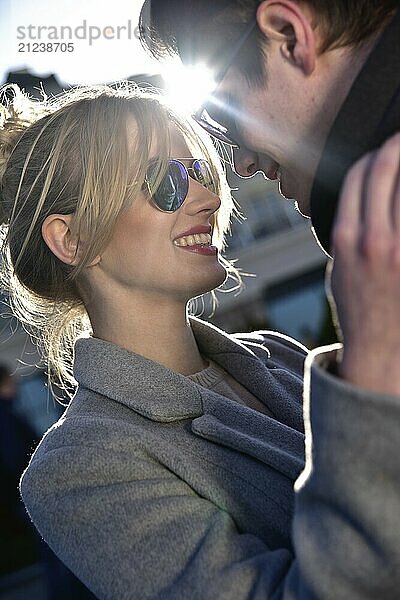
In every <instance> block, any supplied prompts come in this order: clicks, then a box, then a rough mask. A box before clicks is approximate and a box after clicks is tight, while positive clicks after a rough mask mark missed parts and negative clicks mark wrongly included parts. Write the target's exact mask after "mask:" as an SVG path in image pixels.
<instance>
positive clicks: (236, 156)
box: [233, 148, 260, 177]
mask: <svg viewBox="0 0 400 600" xmlns="http://www.w3.org/2000/svg"><path fill="white" fill-rule="evenodd" d="M233 165H234V169H235V173H236V174H237V175H240V176H241V177H252V176H253V175H254V173H257V171H259V170H260V167H259V165H258V158H257V154H256V152H252V151H251V150H248V149H247V148H234V149H233Z"/></svg>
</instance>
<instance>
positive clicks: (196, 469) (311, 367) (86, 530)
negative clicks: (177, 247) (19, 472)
mask: <svg viewBox="0 0 400 600" xmlns="http://www.w3.org/2000/svg"><path fill="white" fill-rule="evenodd" d="M191 323H192V327H193V330H194V333H195V336H196V340H197V343H198V345H199V348H200V350H201V352H202V353H203V354H204V355H206V356H208V357H210V358H211V359H212V360H214V361H215V362H216V363H218V364H220V365H221V366H222V367H223V368H225V369H226V370H227V371H228V372H230V373H231V374H232V375H233V376H234V377H236V378H237V380H238V381H240V383H242V384H243V385H244V386H246V387H247V388H248V390H250V391H251V392H252V393H253V394H254V395H255V396H257V397H258V398H259V399H260V400H261V401H262V402H264V403H265V404H266V405H267V406H268V408H269V410H270V411H271V412H272V413H273V414H274V415H275V418H271V417H269V416H267V415H265V414H261V413H259V412H257V411H255V410H253V409H251V408H248V407H246V406H242V405H239V404H238V403H236V402H234V401H232V400H229V399H227V398H225V397H223V396H220V395H219V394H216V393H213V392H212V391H209V390H206V389H205V388H202V387H200V386H198V385H196V384H195V383H194V382H193V381H191V380H190V379H188V378H186V377H184V376H182V375H179V374H177V373H174V372H172V371H170V370H169V369H167V368H165V367H163V366H161V365H159V364H157V363H154V362H153V361H150V360H148V359H146V358H144V357H142V356H139V355H136V354H134V353H131V352H128V351H126V350H124V349H123V348H120V347H118V346H115V345H113V344H110V343H108V342H104V341H102V340H99V339H93V338H89V339H81V340H78V342H77V343H76V347H75V366H74V373H75V377H76V379H77V381H78V382H79V390H78V392H77V394H76V396H75V397H74V399H73V400H72V401H71V403H70V405H69V406H68V408H67V410H66V411H65V413H64V415H63V416H62V418H61V419H60V420H59V421H58V422H57V423H56V424H54V425H53V426H52V427H51V428H50V429H49V430H48V431H47V433H46V434H45V436H44V437H43V439H42V441H41V442H40V444H39V446H38V447H37V449H36V450H35V452H34V454H33V456H32V458H31V461H30V463H29V465H28V467H27V469H26V470H25V472H24V473H23V476H22V479H21V482H20V491H21V494H22V498H23V501H24V503H25V505H26V508H27V510H28V512H29V515H30V517H31V519H32V520H33V523H34V524H35V525H36V527H37V529H38V530H39V532H40V534H41V535H42V536H43V538H44V539H45V541H46V542H47V543H48V544H49V546H50V547H51V548H52V549H53V551H54V552H55V553H56V554H57V555H58V557H59V558H60V559H61V560H62V561H64V562H65V564H66V565H67V566H68V567H69V568H70V569H71V570H72V571H73V572H74V573H75V574H76V575H77V576H78V577H79V578H80V579H81V580H82V581H83V582H84V583H85V585H86V586H87V587H88V588H89V589H90V590H92V591H93V593H94V594H95V595H96V596H98V598H100V599H104V600H124V599H138V600H144V599H163V600H164V599H165V600H176V599H183V600H186V599H188V600H192V599H193V600H195V599H199V600H200V599H201V600H203V599H204V600H205V599H207V600H208V599H214V598H215V599H218V600H244V599H254V600H261V599H262V600H264V599H266V598H271V599H277V598H285V599H294V598H304V599H313V598H321V599H325V598H326V599H335V600H337V599H341V598H343V599H346V600H351V599H360V600H361V599H365V598H399V595H398V589H400V588H398V587H397V586H398V583H399V581H398V578H399V576H398V571H397V570H396V569H394V565H395V564H400V563H398V562H396V561H398V558H399V555H400V553H399V547H400V546H399V544H398V541H399V537H400V536H399V526H398V519H397V516H398V515H399V514H400V504H399V497H400V493H399V481H398V480H397V477H398V476H399V473H398V471H399V468H398V467H397V468H396V469H393V464H392V463H391V465H390V468H387V467H388V465H387V460H386V459H387V453H388V447H389V445H390V444H391V443H393V441H394V436H395V437H396V439H397V441H398V432H396V434H394V428H393V412H395V413H398V412H399V410H400V407H399V406H398V404H399V402H398V399H394V398H393V399H392V398H386V399H385V398H384V399H382V398H380V399H378V398H375V397H374V396H373V395H372V394H365V393H363V392H361V391H360V390H357V389H355V388H352V387H351V386H349V385H347V384H345V383H344V382H342V381H340V380H338V379H337V378H335V377H334V376H333V375H330V374H329V373H327V372H326V371H325V370H324V368H322V367H321V366H319V365H318V361H320V362H321V356H322V358H323V357H324V353H322V355H321V356H317V355H315V356H313V357H311V358H309V359H307V361H308V363H307V364H308V366H307V367H306V372H307V373H306V391H305V399H306V413H305V416H306V431H307V438H306V447H307V462H306V468H305V469H304V435H303V417H302V402H301V399H302V389H303V379H302V372H303V363H304V357H305V354H306V353H305V351H304V348H302V347H301V346H300V345H299V344H297V343H296V342H294V341H292V340H290V339H289V338H286V337H284V336H280V335H279V334H276V333H271V332H258V333H256V334H245V335H243V336H242V335H228V334H225V333H224V332H222V331H220V330H219V329H217V328H216V327H214V326H212V325H209V324H207V323H205V322H203V321H201V320H199V319H196V318H191ZM310 389H311V407H312V410H311V420H309V398H310ZM379 403H381V406H382V403H383V405H384V407H385V410H382V409H381V410H379ZM391 413H392V414H391ZM390 415H391V416H390ZM397 416H398V415H397ZM373 441H375V444H374V445H372V444H373ZM383 459H385V460H383ZM392 462H393V461H392ZM303 469H304V470H303ZM300 474H301V475H300ZM299 475H300V477H299ZM399 479H400V477H399ZM296 480H297V483H296V486H295V489H296V492H295V491H294V484H295V481H296ZM385 483H390V484H391V487H390V488H388V490H387V497H385V494H386V492H383V487H384V484H385ZM395 515H396V517H395V518H394V516H395ZM395 592H396V594H397V595H394V594H395Z"/></svg>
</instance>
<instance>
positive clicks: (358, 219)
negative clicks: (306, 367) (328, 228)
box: [331, 133, 400, 395]
mask: <svg viewBox="0 0 400 600" xmlns="http://www.w3.org/2000/svg"><path fill="white" fill-rule="evenodd" d="M332 246H333V248H332V250H333V254H334V263H333V268H332V276H331V287H332V293H333V297H334V300H335V303H336V309H337V317H338V320H339V324H340V327H341V330H342V335H343V355H342V360H341V363H340V365H339V368H338V372H339V375H340V376H341V377H343V378H344V379H345V380H347V381H349V382H351V383H353V384H355V385H357V386H359V387H362V388H364V389H368V390H371V391H378V392H381V393H384V394H395V395H400V133H399V134H397V135H395V136H394V137H392V138H391V139H389V140H388V141H387V142H386V143H385V144H384V145H383V146H382V147H381V148H380V149H379V150H377V151H376V152H374V153H372V154H369V155H367V156H366V157H364V158H363V159H361V160H360V161H359V162H357V163H356V164H355V165H354V167H353V168H352V169H351V170H350V171H349V173H348V175H347V177H346V180H345V183H344V186H343V189H342V193H341V198H340V204H339V208H338V213H337V217H336V222H335V226H334V229H333V234H332Z"/></svg>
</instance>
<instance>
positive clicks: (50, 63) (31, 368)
mask: <svg viewBox="0 0 400 600" xmlns="http://www.w3.org/2000/svg"><path fill="white" fill-rule="evenodd" d="M141 3H142V1H141V0H129V1H128V0H113V2H112V3H98V2H96V1H95V0H79V1H78V0H58V1H57V2H51V1H50V0H35V2H34V3H33V2H31V1H29V0H0V83H6V82H10V83H17V84H18V85H19V86H20V87H21V88H23V89H25V91H27V92H29V93H30V94H31V95H33V96H35V97H41V90H44V91H45V92H46V93H47V94H48V95H52V94H57V93H59V92H60V91H61V90H63V89H67V88H69V87H70V86H73V85H75V84H95V83H112V82H114V81H117V80H120V79H130V80H133V81H136V82H137V83H141V84H146V85H152V86H154V87H157V88H160V89H163V90H164V89H168V90H169V91H170V92H172V93H174V95H175V96H176V97H177V98H178V99H179V98H180V99H181V100H182V93H183V91H184V89H185V86H183V85H182V84H180V83H179V79H177V75H176V73H175V78H172V79H171V74H169V75H168V77H167V76H166V75H165V73H164V77H163V76H162V75H163V73H162V72H161V70H160V65H159V64H158V63H156V62H155V61H153V60H152V59H151V58H149V57H148V56H147V55H146V54H145V52H144V51H143V49H142V47H141V46H140V43H139V41H138V38H137V29H136V27H137V21H138V15H139V11H140V8H141ZM56 42H57V43H58V44H59V46H58V47H57V50H55V46H56ZM49 43H50V45H49ZM171 81H172V82H173V83H171ZM186 87H190V86H186ZM228 176H229V181H230V184H231V187H232V188H233V189H236V188H238V189H237V190H236V191H234V192H233V195H234V197H235V199H236V201H237V203H238V204H239V207H240V212H241V213H242V215H243V218H242V219H241V222H238V221H234V222H233V224H232V235H231V236H230V238H229V240H228V248H227V251H226V253H225V255H226V257H227V258H229V259H235V260H236V266H238V267H239V268H240V269H241V270H242V271H243V272H246V273H250V274H252V276H245V277H244V278H243V280H244V286H243V289H242V290H241V292H240V293H239V294H238V293H236V292H232V293H220V294H218V299H219V305H218V307H217V308H216V310H215V311H214V313H213V314H211V313H212V310H211V305H210V303H209V302H208V301H206V302H205V305H204V307H203V312H202V315H201V316H202V317H203V318H206V319H209V320H210V321H212V322H213V323H214V324H216V325H218V326H219V327H222V328H223V329H225V330H226V331H229V332H233V331H236V332H238V331H252V330H257V329H272V330H277V331H280V332H283V333H286V334H288V335H290V336H292V337H295V338H296V339H298V340H300V341H301V342H303V343H304V344H305V345H306V346H308V347H309V348H313V347H315V346H318V345H323V344H326V343H331V342H333V341H336V335H335V331H334V328H333V326H332V320H331V314H330V309H329V306H328V303H327V301H326V298H325V291H324V274H325V267H326V256H325V255H324V253H323V252H322V250H321V249H320V248H319V246H318V245H317V243H316V241H315V239H314V237H313V235H312V232H311V230H310V221H309V220H308V219H305V218H304V217H302V216H301V215H300V213H298V212H297V211H296V210H295V206H294V203H293V202H291V201H289V200H284V199H282V198H281V197H280V196H279V193H278V188H277V185H276V183H275V182H268V181H266V180H265V179H264V178H263V177H262V176H261V175H256V176H254V177H253V178H252V179H250V180H243V179H239V178H237V177H236V176H235V175H234V174H233V173H232V172H229V173H228ZM0 300H1V302H0V314H1V317H2V318H1V319H0V342H1V343H0V418H1V422H0V437H1V445H0V447H1V457H0V460H1V462H0V467H1V487H2V489H4V490H5V493H4V494H2V498H3V499H2V501H1V507H0V531H1V540H0V544H1V547H0V553H1V554H0V556H1V561H0V598H1V599H7V600H18V599H24V600H28V599H31V598H32V599H34V600H53V599H54V600H55V599H56V598H57V600H59V599H63V598H65V599H66V598H68V599H71V598H72V599H75V598H77V599H79V598H94V596H93V595H92V594H91V593H90V592H89V591H88V590H86V588H85V587H84V586H83V585H82V584H81V583H80V582H79V581H78V580H77V579H76V578H74V576H73V575H72V574H71V573H70V572H69V571H68V569H67V568H66V567H65V566H64V565H63V564H62V563H61V562H60V561H59V560H58V559H57V558H56V557H55V556H54V554H53V553H52V552H51V550H50V549H49V548H48V547H47V545H46V544H45V543H44V542H43V540H42V539H41V538H40V536H39V535H38V534H37V533H36V532H35V530H34V528H33V526H32V525H31V523H30V521H29V518H28V517H27V515H26V512H25V509H24V507H23V505H22V503H21V501H20V499H19V493H18V489H17V486H18V481H19V478H20V475H21V473H22V471H23V469H24V468H25V466H26V465H27V464H28V461H29V457H30V455H31V454H32V452H33V450H34V448H35V447H36V445H37V443H38V441H39V440H40V438H41V437H42V435H43V434H44V433H45V431H46V430H47V429H48V428H49V427H50V426H51V425H52V424H53V423H54V422H55V421H56V420H58V418H59V417H60V416H61V415H62V413H63V412H64V410H65V406H63V405H62V404H61V403H58V402H55V401H54V400H53V398H52V397H51V395H50V394H49V390H48V388H47V385H46V377H45V375H44V368H43V365H42V363H41V360H40V357H39V355H38V353H37V350H36V348H35V346H34V344H33V343H32V342H31V341H30V339H29V337H28V336H27V334H26V333H25V332H24V330H23V329H22V328H21V326H20V325H19V324H18V322H17V321H16V320H15V318H13V317H12V316H11V315H10V311H9V309H8V307H7V303H6V300H7V299H6V297H5V296H4V295H3V296H0Z"/></svg>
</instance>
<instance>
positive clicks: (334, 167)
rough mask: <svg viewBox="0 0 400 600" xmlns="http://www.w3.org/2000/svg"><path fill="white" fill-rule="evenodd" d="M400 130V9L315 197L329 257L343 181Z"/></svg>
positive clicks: (332, 138)
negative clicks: (347, 174)
mask: <svg viewBox="0 0 400 600" xmlns="http://www.w3.org/2000/svg"><path fill="white" fill-rule="evenodd" d="M398 131H400V9H399V10H397V13H396V14H395V16H394V18H393V19H392V21H391V22H390V23H389V25H388V26H387V27H386V29H385V30H384V31H383V33H382V35H381V36H380V38H379V39H378V41H377V43H376V45H375V47H374V49H373V50H372V52H371V53H370V55H369V57H368V59H367V61H366V62H365V65H364V66H363V68H362V69H361V71H360V73H359V75H358V77H357V78H356V80H355V82H354V84H353V86H352V87H351V90H350V92H349V94H348V96H347V98H346V100H345V102H344V103H343V105H342V107H341V109H340V110H339V113H338V115H337V117H336V120H335V122H334V124H333V127H332V129H331V131H330V134H329V136H328V138H327V142H326V145H325V149H324V152H323V155H322V157H321V160H320V163H319V167H318V169H317V173H316V176H315V180H314V185H313V189H312V193H311V219H312V224H313V228H314V233H315V235H316V237H317V238H318V240H319V242H320V244H321V246H322V247H323V248H324V249H325V250H326V251H327V252H328V253H329V246H330V234H331V230H332V224H333V221H334V216H335V212H336V207H337V204H338V200H339V194H340V189H341V186H342V184H343V180H344V178H345V175H346V173H347V171H348V170H349V169H350V167H351V166H352V165H353V164H354V163H355V162H356V161H357V160H358V159H359V158H360V157H361V156H363V155H364V154H367V153H368V152H370V151H371V150H375V149H376V148H378V147H379V146H381V145H382V144H383V143H384V142H385V140H386V139H388V138H389V137H391V136H392V135H394V134H395V133H397V132H398Z"/></svg>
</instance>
